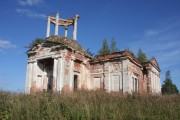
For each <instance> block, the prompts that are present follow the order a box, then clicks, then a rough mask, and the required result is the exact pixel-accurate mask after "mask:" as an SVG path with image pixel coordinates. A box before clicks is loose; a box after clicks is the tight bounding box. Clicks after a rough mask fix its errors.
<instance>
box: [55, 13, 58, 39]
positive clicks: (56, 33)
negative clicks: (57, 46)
mask: <svg viewBox="0 0 180 120" xmlns="http://www.w3.org/2000/svg"><path fill="white" fill-rule="evenodd" d="M58 27H59V13H57V14H56V23H55V35H58Z"/></svg>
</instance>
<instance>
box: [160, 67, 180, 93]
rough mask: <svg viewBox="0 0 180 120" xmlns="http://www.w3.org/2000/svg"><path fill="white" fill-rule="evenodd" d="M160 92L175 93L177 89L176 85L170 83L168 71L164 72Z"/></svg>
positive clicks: (177, 91)
mask: <svg viewBox="0 0 180 120" xmlns="http://www.w3.org/2000/svg"><path fill="white" fill-rule="evenodd" d="M161 91H162V94H177V93H179V90H178V89H177V87H176V85H175V84H173V83H172V80H171V75H170V71H169V70H168V71H167V72H166V79H165V81H164V84H163V85H162V88H161Z"/></svg>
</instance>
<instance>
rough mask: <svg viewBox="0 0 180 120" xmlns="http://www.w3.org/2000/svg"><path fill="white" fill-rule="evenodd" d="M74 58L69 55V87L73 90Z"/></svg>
mask: <svg viewBox="0 0 180 120" xmlns="http://www.w3.org/2000/svg"><path fill="white" fill-rule="evenodd" d="M74 60H75V57H74V56H72V57H71V63H70V89H71V90H73V79H74Z"/></svg>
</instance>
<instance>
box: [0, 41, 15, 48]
mask: <svg viewBox="0 0 180 120" xmlns="http://www.w3.org/2000/svg"><path fill="white" fill-rule="evenodd" d="M15 47H16V45H14V44H12V43H11V42H10V41H7V40H0V48H15Z"/></svg>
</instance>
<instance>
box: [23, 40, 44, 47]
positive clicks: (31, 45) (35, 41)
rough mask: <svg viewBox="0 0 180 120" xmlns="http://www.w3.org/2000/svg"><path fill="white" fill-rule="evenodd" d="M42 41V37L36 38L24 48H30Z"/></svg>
mask: <svg viewBox="0 0 180 120" xmlns="http://www.w3.org/2000/svg"><path fill="white" fill-rule="evenodd" d="M43 41H44V39H42V38H36V39H35V40H33V41H32V42H31V43H30V44H29V45H27V46H25V47H26V48H32V47H33V46H34V45H37V44H41V43H42V42H43Z"/></svg>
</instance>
